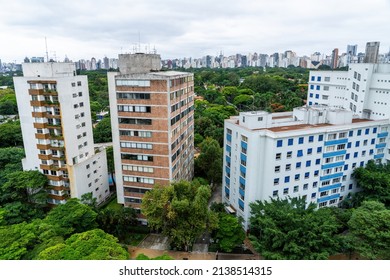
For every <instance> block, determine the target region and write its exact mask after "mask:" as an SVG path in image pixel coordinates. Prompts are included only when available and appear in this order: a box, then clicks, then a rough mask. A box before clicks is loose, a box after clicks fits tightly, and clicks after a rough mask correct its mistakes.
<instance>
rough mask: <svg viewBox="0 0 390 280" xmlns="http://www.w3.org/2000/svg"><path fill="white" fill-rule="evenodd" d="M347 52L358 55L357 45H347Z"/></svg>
mask: <svg viewBox="0 0 390 280" xmlns="http://www.w3.org/2000/svg"><path fill="white" fill-rule="evenodd" d="M347 54H349V55H351V56H356V55H357V45H348V46H347Z"/></svg>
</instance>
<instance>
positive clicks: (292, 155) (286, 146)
mask: <svg viewBox="0 0 390 280" xmlns="http://www.w3.org/2000/svg"><path fill="white" fill-rule="evenodd" d="M389 131H390V121H389V119H384V120H376V121H374V120H368V119H356V118H353V114H352V112H351V111H349V110H345V109H339V108H331V107H327V106H304V107H300V108H295V109H294V111H293V112H284V113H273V114H271V113H267V112H264V111H260V112H245V113H240V115H239V116H235V117H231V118H230V119H228V120H225V128H224V134H225V137H224V158H223V182H222V186H223V190H222V202H223V203H226V204H227V205H228V206H227V207H226V210H228V211H229V212H230V213H235V214H236V215H237V216H239V217H242V218H243V220H242V221H243V227H244V228H245V229H247V228H248V226H249V217H250V203H251V202H254V201H256V200H270V198H281V199H283V198H287V197H302V198H304V199H305V200H306V202H307V203H310V202H312V203H315V204H316V205H317V207H325V206H337V205H338V204H339V203H340V202H341V201H343V200H344V199H345V198H346V197H348V196H350V195H351V194H352V193H353V192H356V191H359V189H358V188H357V185H356V182H355V181H354V179H353V178H352V177H351V175H352V172H353V170H354V168H356V167H360V166H365V164H366V163H367V162H368V161H369V160H375V161H376V162H378V163H380V162H382V163H383V162H386V161H387V162H390V153H389V149H388V147H389V144H390V137H389Z"/></svg>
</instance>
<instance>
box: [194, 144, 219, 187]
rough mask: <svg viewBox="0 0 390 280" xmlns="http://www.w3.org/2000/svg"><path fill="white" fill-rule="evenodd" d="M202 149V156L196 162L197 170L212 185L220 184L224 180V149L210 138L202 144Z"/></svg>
mask: <svg viewBox="0 0 390 280" xmlns="http://www.w3.org/2000/svg"><path fill="white" fill-rule="evenodd" d="M200 149H201V152H200V155H199V156H198V157H197V158H196V160H195V167H196V169H197V170H200V171H201V173H203V174H205V175H206V178H207V180H209V181H210V182H211V183H214V182H220V181H221V178H222V157H223V150H222V148H221V147H220V146H219V144H218V142H217V141H216V140H214V139H212V138H209V137H208V138H206V139H205V140H204V141H203V142H202V143H201V144H200Z"/></svg>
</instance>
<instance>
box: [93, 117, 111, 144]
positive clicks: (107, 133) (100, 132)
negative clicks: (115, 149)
mask: <svg viewBox="0 0 390 280" xmlns="http://www.w3.org/2000/svg"><path fill="white" fill-rule="evenodd" d="M93 140H94V141H95V143H105V142H111V141H112V135H111V120H110V117H109V116H108V117H107V116H106V117H105V118H103V119H102V120H101V121H100V122H99V123H98V124H97V125H96V127H95V128H94V129H93Z"/></svg>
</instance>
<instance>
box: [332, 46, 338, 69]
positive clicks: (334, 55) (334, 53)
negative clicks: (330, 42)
mask: <svg viewBox="0 0 390 280" xmlns="http://www.w3.org/2000/svg"><path fill="white" fill-rule="evenodd" d="M338 65H339V49H337V48H336V49H334V50H333V51H332V61H331V65H330V67H331V68H332V69H335V68H337V67H338Z"/></svg>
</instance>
